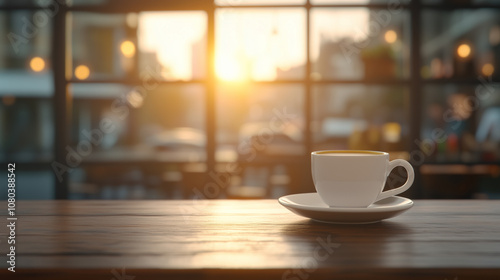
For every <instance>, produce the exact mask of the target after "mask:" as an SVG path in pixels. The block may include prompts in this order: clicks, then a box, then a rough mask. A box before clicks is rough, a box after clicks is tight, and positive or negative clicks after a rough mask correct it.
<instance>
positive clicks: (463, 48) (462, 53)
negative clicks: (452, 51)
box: [457, 44, 471, 58]
mask: <svg viewBox="0 0 500 280" xmlns="http://www.w3.org/2000/svg"><path fill="white" fill-rule="evenodd" d="M470 53H471V48H470V46H469V45H468V44H461V45H460V46H458V48H457V54H458V56H459V57H461V58H467V57H468V56H469V55H470Z"/></svg>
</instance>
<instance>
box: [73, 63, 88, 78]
mask: <svg viewBox="0 0 500 280" xmlns="http://www.w3.org/2000/svg"><path fill="white" fill-rule="evenodd" d="M89 76H90V69H89V68H88V67H87V66H86V65H79V66H78V67H76V68H75V77H76V78H77V79H78V80H85V79H87V78H88V77H89Z"/></svg>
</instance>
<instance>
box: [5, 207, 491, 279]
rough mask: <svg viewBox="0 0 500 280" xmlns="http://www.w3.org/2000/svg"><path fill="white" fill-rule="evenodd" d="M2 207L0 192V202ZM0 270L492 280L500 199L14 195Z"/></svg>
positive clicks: (101, 275)
mask: <svg viewBox="0 0 500 280" xmlns="http://www.w3.org/2000/svg"><path fill="white" fill-rule="evenodd" d="M0 207H2V209H7V205H6V203H5V202H3V203H0ZM16 210H17V213H16V214H17V217H18V220H17V224H16V226H17V227H16V272H15V273H12V272H9V271H8V270H7V264H6V260H7V257H6V252H7V249H8V247H7V246H8V245H7V244H6V243H7V242H6V241H7V234H8V232H7V227H6V226H5V224H7V216H6V211H5V210H3V211H2V212H1V213H2V215H3V216H2V217H1V218H2V220H3V223H4V224H3V225H2V226H0V229H1V230H0V238H1V239H0V248H1V256H0V261H1V263H2V265H1V266H2V269H1V271H0V279H33V278H35V277H36V279H50V280H59V279H61V280H62V279H91V280H95V279H106V280H110V279H116V280H134V279H135V280H141V279H186V278H187V279H237V280H242V279H290V280H292V279H293V280H305V279H438V280H445V279H448V280H451V279H453V280H455V279H457V280H464V279H500V203H499V202H498V201H472V200H451V201H450V200H445V201H443V200H434V201H432V200H422V201H418V200H417V201H415V205H414V207H413V208H412V209H410V210H409V211H408V212H406V213H404V214H403V215H401V216H399V217H395V218H393V219H390V220H388V221H383V222H380V223H376V224H370V225H328V224H321V223H316V222H313V221H311V220H309V219H306V218H302V217H299V216H296V215H295V214H292V213H291V212H289V211H288V210H286V209H285V208H283V207H282V206H281V205H279V204H278V202H277V201H276V200H246V201H238V200H211V201H190V200H184V201H22V202H18V205H17V209H16Z"/></svg>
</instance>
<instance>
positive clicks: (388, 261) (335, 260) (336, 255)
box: [281, 219, 413, 268]
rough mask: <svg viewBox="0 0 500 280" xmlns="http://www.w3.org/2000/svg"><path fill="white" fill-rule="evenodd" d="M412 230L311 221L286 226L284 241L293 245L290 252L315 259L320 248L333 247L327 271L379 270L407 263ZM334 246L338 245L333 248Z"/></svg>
mask: <svg viewBox="0 0 500 280" xmlns="http://www.w3.org/2000/svg"><path fill="white" fill-rule="evenodd" d="M412 233H413V230H412V229H411V227H410V226H409V225H407V224H405V223H401V222H394V221H381V222H377V223H372V224H327V223H321V222H317V221H314V220H310V219H304V220H302V221H298V222H295V223H290V224H286V225H283V226H282V228H281V234H282V237H283V238H284V239H285V240H286V241H287V242H288V243H289V244H292V248H290V249H291V250H297V252H301V254H304V258H307V257H312V256H314V251H315V249H317V247H318V246H322V247H325V246H327V247H328V245H325V244H331V245H330V247H331V249H332V250H331V252H330V253H331V254H330V255H329V257H328V258H327V259H326V260H324V261H318V263H323V265H324V266H326V267H332V266H339V267H341V268H349V267H351V268H355V267H356V266H358V265H359V264H363V265H367V266H371V267H377V266H381V265H383V266H387V265H397V264H398V263H399V264H401V263H402V262H405V261H406V260H405V259H402V258H401V256H403V255H404V254H403V253H404V252H408V251H409V250H410V248H411V246H413V244H412V242H411V241H409V240H411V238H410V235H412ZM334 244H335V245H334Z"/></svg>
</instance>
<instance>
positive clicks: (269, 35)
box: [215, 8, 306, 81]
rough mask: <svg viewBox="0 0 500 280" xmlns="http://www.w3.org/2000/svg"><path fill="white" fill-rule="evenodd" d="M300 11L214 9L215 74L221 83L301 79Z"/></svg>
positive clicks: (303, 35) (303, 56)
mask: <svg viewBox="0 0 500 280" xmlns="http://www.w3.org/2000/svg"><path fill="white" fill-rule="evenodd" d="M305 20H306V14H305V10H304V9H295V8H287V9H285V8H283V9H217V12H216V51H215V71H216V75H217V77H218V78H219V79H221V80H225V81H243V80H248V79H252V80H256V81H272V80H283V79H284V80H286V79H301V78H303V77H304V68H305V62H306V49H305V47H306V44H305V38H306V30H305V25H306V21H305Z"/></svg>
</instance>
